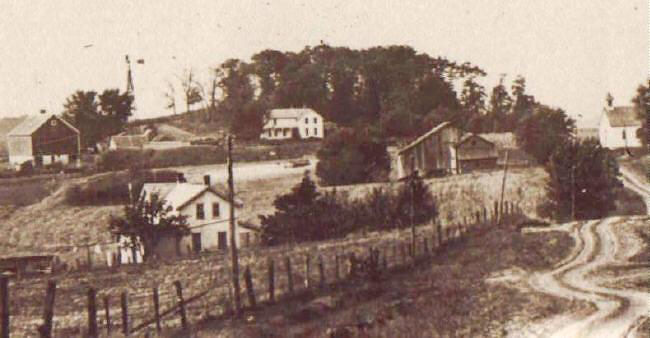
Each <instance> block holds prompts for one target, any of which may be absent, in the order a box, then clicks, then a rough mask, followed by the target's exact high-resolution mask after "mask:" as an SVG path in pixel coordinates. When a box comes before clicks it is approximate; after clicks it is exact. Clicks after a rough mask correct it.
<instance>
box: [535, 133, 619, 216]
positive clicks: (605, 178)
mask: <svg viewBox="0 0 650 338" xmlns="http://www.w3.org/2000/svg"><path fill="white" fill-rule="evenodd" d="M546 170H547V172H548V173H549V176H550V178H549V183H548V185H547V196H548V200H549V202H548V204H546V205H545V206H544V208H543V214H544V215H545V216H550V217H553V218H555V219H558V220H566V219H569V218H570V217H571V215H572V211H573V213H574V214H575V218H576V219H593V218H602V217H605V216H607V214H608V213H609V212H610V210H612V209H613V208H614V207H615V204H614V201H615V196H614V189H616V188H617V187H619V186H621V183H620V181H619V180H618V178H617V176H618V175H619V172H618V165H617V162H616V159H614V158H613V157H612V156H611V155H610V153H609V152H608V151H607V150H606V149H604V148H602V147H601V146H600V144H599V143H598V141H597V140H595V139H588V140H585V141H577V140H567V141H565V142H563V143H561V144H560V145H559V146H558V147H557V148H556V149H555V150H554V151H553V154H552V155H551V157H550V159H549V161H548V163H547V165H546ZM574 200H575V202H574Z"/></svg>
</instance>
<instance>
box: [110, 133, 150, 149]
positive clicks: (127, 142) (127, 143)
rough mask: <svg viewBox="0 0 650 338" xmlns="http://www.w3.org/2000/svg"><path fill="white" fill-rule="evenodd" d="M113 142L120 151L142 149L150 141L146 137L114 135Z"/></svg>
mask: <svg viewBox="0 0 650 338" xmlns="http://www.w3.org/2000/svg"><path fill="white" fill-rule="evenodd" d="M111 140H112V141H113V143H115V147H116V148H118V149H120V148H121V149H124V148H142V147H143V146H144V145H145V144H146V143H147V142H148V141H149V139H148V138H147V136H146V135H114V136H111Z"/></svg>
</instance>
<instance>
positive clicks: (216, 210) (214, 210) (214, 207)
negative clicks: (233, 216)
mask: <svg viewBox="0 0 650 338" xmlns="http://www.w3.org/2000/svg"><path fill="white" fill-rule="evenodd" d="M220 215H221V214H220V212H219V203H212V218H219V216H220Z"/></svg>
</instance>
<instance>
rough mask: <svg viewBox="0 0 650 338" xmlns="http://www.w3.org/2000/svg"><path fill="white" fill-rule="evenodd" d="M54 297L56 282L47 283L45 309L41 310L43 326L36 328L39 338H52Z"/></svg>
mask: <svg viewBox="0 0 650 338" xmlns="http://www.w3.org/2000/svg"><path fill="white" fill-rule="evenodd" d="M55 297H56V281H54V280H49V281H47V290H46V291H45V308H44V310H43V324H42V325H41V326H40V327H39V328H38V331H39V333H40V335H41V337H45V338H50V337H52V317H54V299H55Z"/></svg>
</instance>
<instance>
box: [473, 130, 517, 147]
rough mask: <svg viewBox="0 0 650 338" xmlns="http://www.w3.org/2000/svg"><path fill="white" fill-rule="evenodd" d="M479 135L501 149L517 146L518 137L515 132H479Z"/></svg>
mask: <svg viewBox="0 0 650 338" xmlns="http://www.w3.org/2000/svg"><path fill="white" fill-rule="evenodd" d="M479 136H481V137H482V138H484V139H485V140H487V141H489V142H492V143H494V145H496V146H497V148H499V149H514V148H517V138H516V137H515V134H514V133H510V132H508V133H483V134H479Z"/></svg>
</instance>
